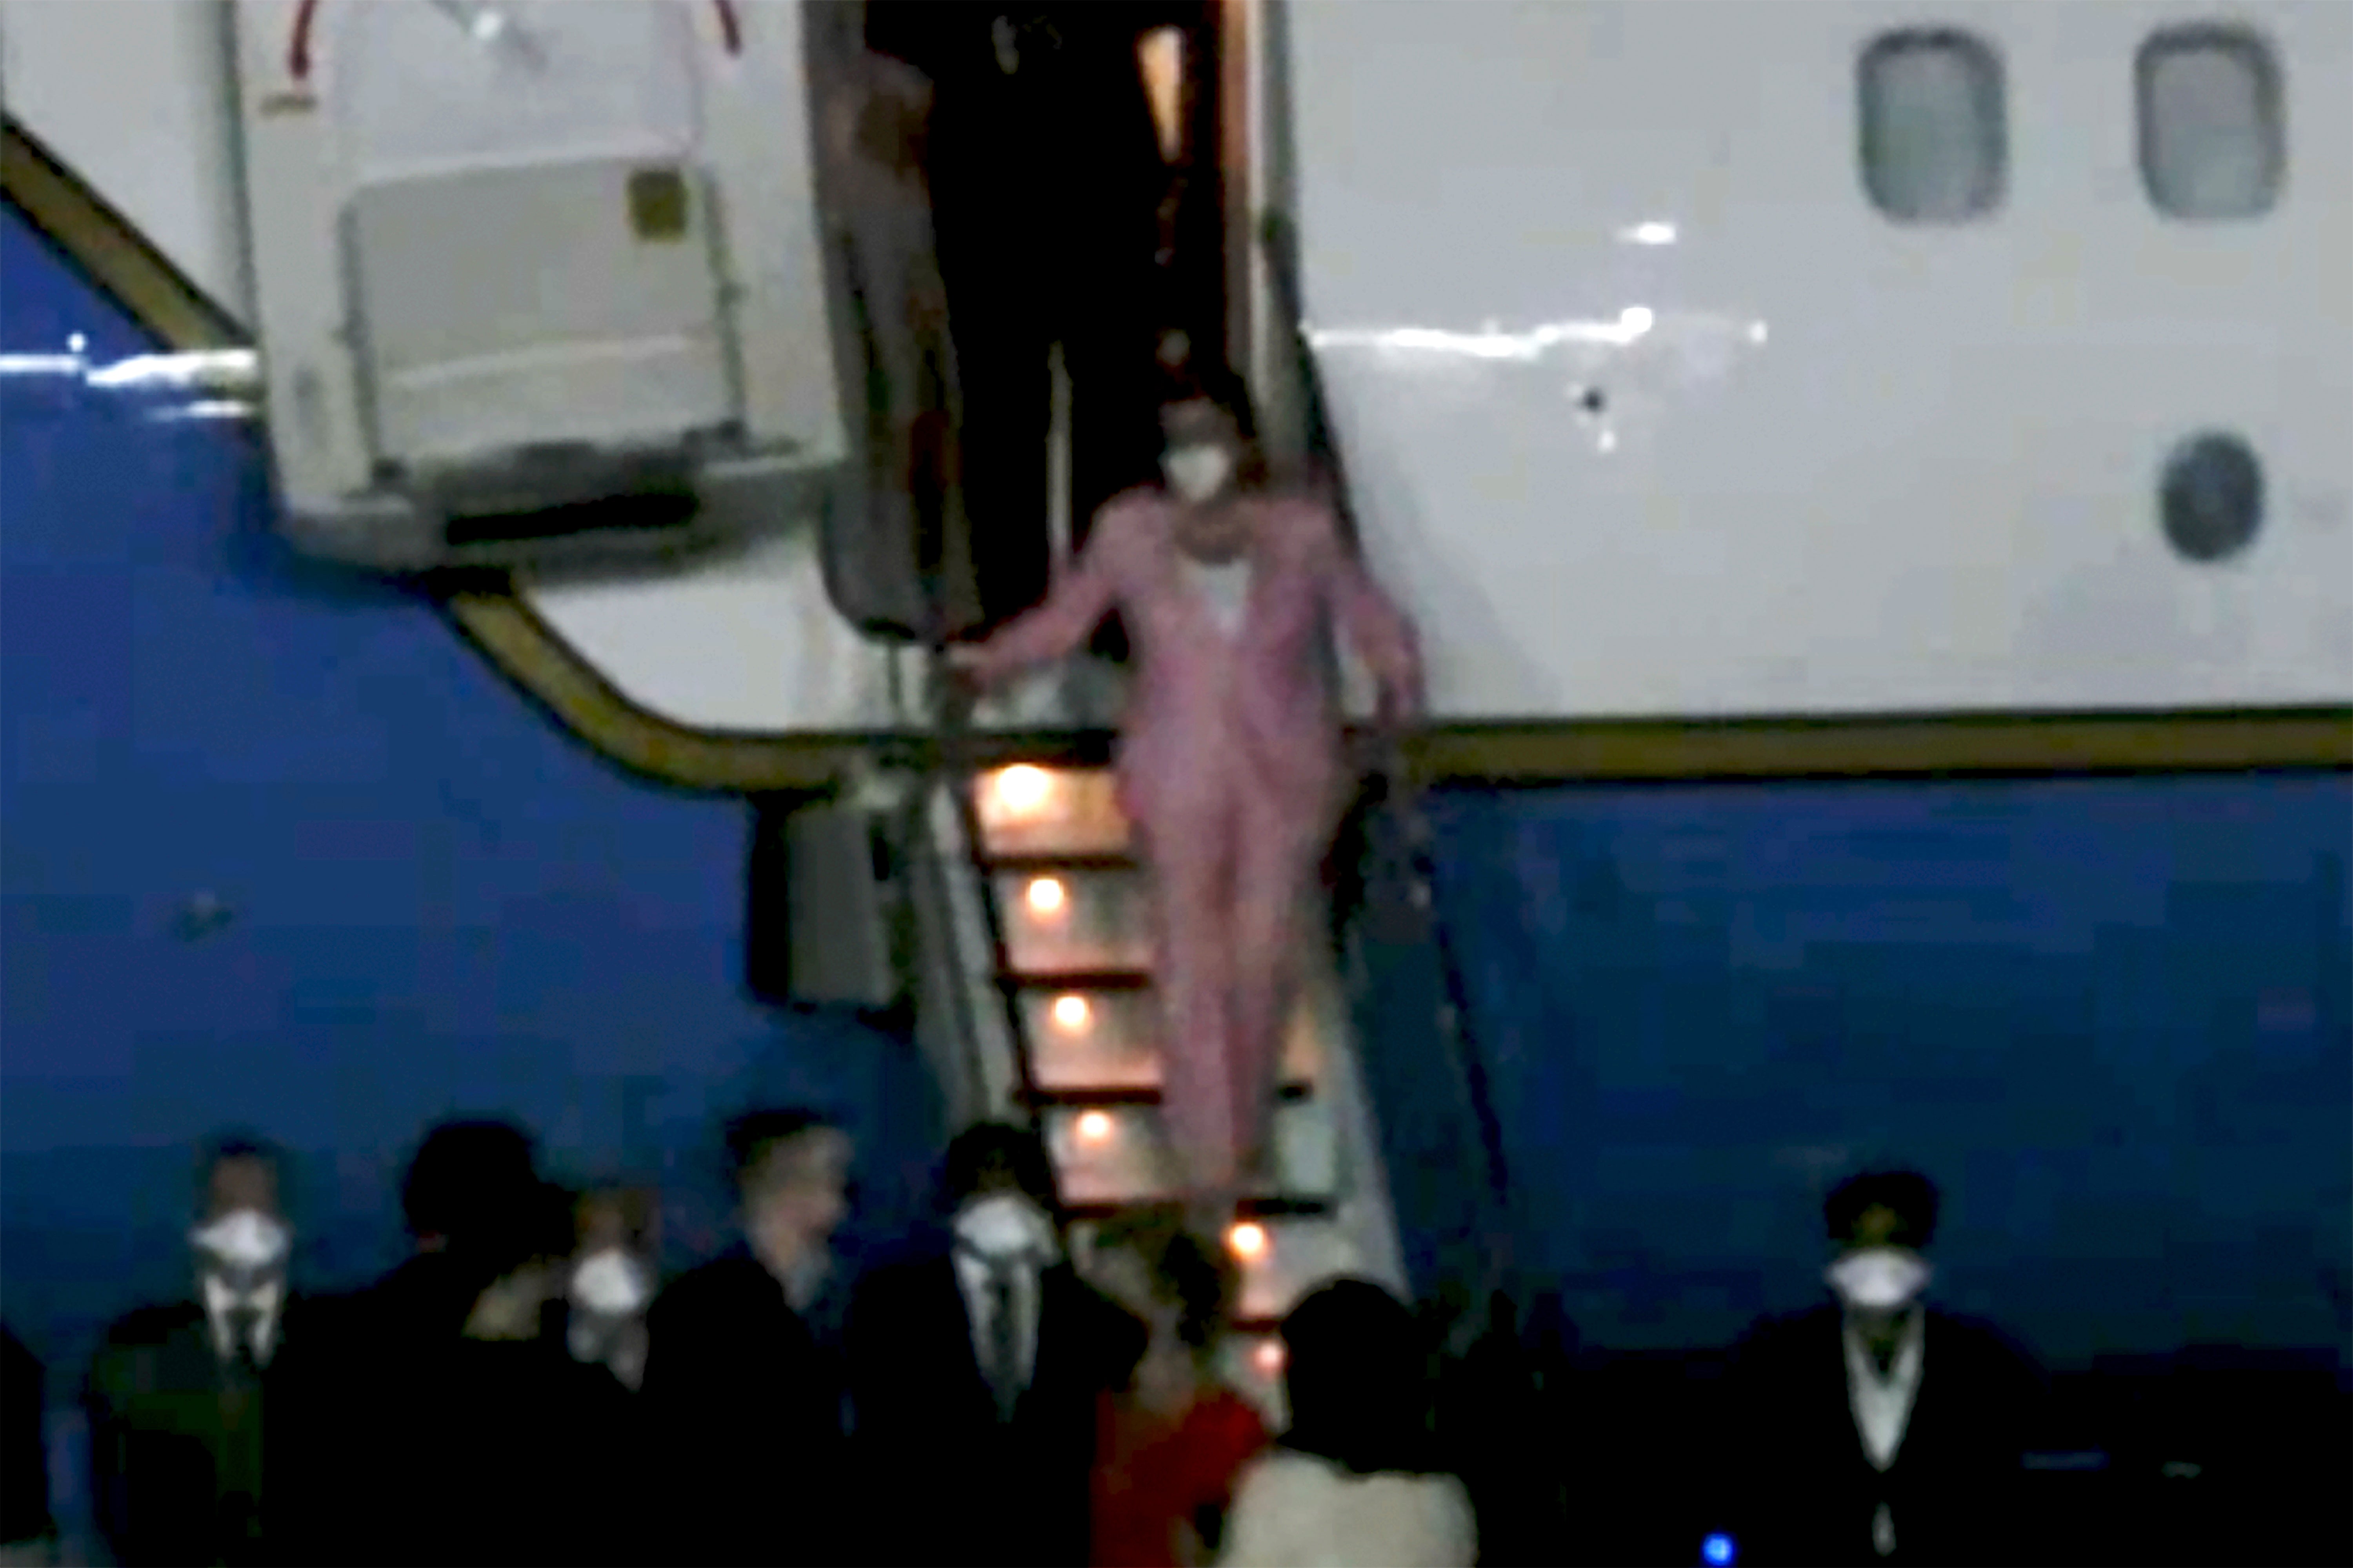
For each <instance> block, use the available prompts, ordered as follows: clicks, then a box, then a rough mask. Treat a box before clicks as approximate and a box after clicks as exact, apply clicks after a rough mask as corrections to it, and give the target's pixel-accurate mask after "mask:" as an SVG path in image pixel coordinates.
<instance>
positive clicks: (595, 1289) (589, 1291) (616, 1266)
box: [572, 1247, 653, 1318]
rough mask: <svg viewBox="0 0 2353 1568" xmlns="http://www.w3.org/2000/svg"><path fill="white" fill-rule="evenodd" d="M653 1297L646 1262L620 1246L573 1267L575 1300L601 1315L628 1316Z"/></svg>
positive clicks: (582, 1260) (610, 1248)
mask: <svg viewBox="0 0 2353 1568" xmlns="http://www.w3.org/2000/svg"><path fill="white" fill-rule="evenodd" d="M652 1297H653V1287H652V1282H651V1281H650V1280H649V1279H647V1278H646V1267H645V1265H644V1264H642V1263H640V1262H638V1260H637V1259H636V1258H633V1257H631V1256H630V1255H629V1254H628V1253H627V1252H625V1251H623V1250H622V1249H621V1248H620V1247H607V1248H605V1249H604V1250H603V1251H602V1252H597V1253H593V1254H591V1255H590V1256H589V1257H587V1258H583V1259H581V1261H580V1264H579V1267H577V1268H575V1269H573V1271H572V1300H573V1302H574V1303H575V1305H577V1306H579V1307H581V1308H582V1309H584V1310H587V1311H591V1312H595V1313H596V1314H597V1315H598V1316H600V1317H607V1318H624V1317H628V1315H629V1314H630V1313H632V1312H636V1311H638V1310H641V1309H642V1308H643V1307H644V1306H645V1304H646V1303H647V1301H649V1300H651V1299H652Z"/></svg>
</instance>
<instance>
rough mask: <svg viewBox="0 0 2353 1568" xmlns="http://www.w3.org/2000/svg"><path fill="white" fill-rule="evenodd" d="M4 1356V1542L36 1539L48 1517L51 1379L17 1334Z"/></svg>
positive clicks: (0, 1523)
mask: <svg viewBox="0 0 2353 1568" xmlns="http://www.w3.org/2000/svg"><path fill="white" fill-rule="evenodd" d="M0 1355H5V1361H0V1423H5V1425H0V1544H9V1545H13V1544H14V1543H16V1542H20V1541H37V1540H39V1539H40V1538H41V1537H43V1536H45V1535H47V1534H48V1533H49V1532H50V1531H51V1530H52V1529H53V1528H54V1526H53V1524H52V1522H51V1521H50V1519H49V1458H48V1446H47V1443H46V1442H45V1441H44V1440H43V1438H42V1436H41V1424H42V1415H43V1396H44V1393H45V1388H46V1384H47V1379H46V1378H45V1377H44V1376H43V1374H42V1372H41V1363H40V1360H39V1358H37V1356H35V1355H34V1354H33V1352H31V1351H30V1350H28V1349H27V1348H26V1345H25V1342H24V1341H22V1340H20V1339H18V1338H17V1337H16V1334H15V1332H14V1331H10V1332H8V1333H7V1335H6V1339H5V1350H0Z"/></svg>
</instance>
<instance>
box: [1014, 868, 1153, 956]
mask: <svg viewBox="0 0 2353 1568" xmlns="http://www.w3.org/2000/svg"><path fill="white" fill-rule="evenodd" d="M989 883H990V887H989V891H990V893H991V894H992V895H993V896H994V897H995V899H996V900H997V910H998V923H999V925H1000V926H1001V927H1002V928H1003V930H1004V932H1005V952H1006V956H1007V958H1008V961H1009V962H1010V963H1011V965H1012V967H1014V968H1015V969H1022V970H1029V969H1145V968H1150V967H1151V964H1152V908H1151V904H1150V902H1149V900H1148V898H1147V889H1146V888H1145V883H1144V879H1143V877H1142V876H1141V875H1140V874H1138V873H1137V872H1135V871H1134V870H1133V869H1129V870H1092V871H1090V870H1069V869H1060V870H1056V871H1054V872H1052V873H1051V874H1044V873H1039V874H1035V875H1031V874H1026V873H1023V872H1018V871H1010V872H996V873H992V874H991V876H990V878H989Z"/></svg>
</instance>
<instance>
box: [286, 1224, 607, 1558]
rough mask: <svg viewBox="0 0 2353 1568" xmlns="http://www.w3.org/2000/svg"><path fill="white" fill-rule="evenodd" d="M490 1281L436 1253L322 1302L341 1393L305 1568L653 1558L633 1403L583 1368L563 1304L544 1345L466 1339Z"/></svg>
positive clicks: (332, 1409)
mask: <svg viewBox="0 0 2353 1568" xmlns="http://www.w3.org/2000/svg"><path fill="white" fill-rule="evenodd" d="M480 1274H481V1270H480V1269H479V1268H469V1267H468V1266H466V1265H464V1264H462V1263H459V1262H456V1261H453V1260H451V1259H450V1258H448V1257H446V1256H444V1255H432V1254H428V1255H426V1256H422V1257H419V1258H412V1259H411V1260H410V1261H409V1262H407V1263H406V1264H403V1265H402V1266H401V1267H400V1268H396V1269H395V1270H394V1271H393V1272H392V1273H391V1274H390V1275H388V1276H386V1277H385V1279H384V1280H382V1281H381V1282H379V1283H378V1284H377V1285H376V1286H375V1287H374V1288H373V1289H368V1290H364V1291H362V1292H359V1293H357V1294H355V1295H353V1296H348V1297H343V1298H340V1299H337V1300H333V1301H332V1302H325V1303H317V1304H315V1308H316V1313H315V1315H316V1316H317V1317H319V1318H322V1319H323V1320H324V1321H323V1323H322V1328H321V1329H320V1331H318V1332H317V1333H315V1334H313V1335H312V1336H311V1339H312V1344H313V1346H314V1347H315V1349H314V1352H313V1355H314V1357H315V1359H316V1361H317V1362H318V1363H320V1364H322V1365H323V1366H324V1367H325V1368H326V1369H327V1373H326V1376H327V1378H328V1380H329V1381H331V1383H332V1390H333V1393H332V1398H331V1399H328V1400H325V1401H322V1402H321V1403H320V1405H319V1407H318V1414H317V1415H316V1417H315V1426H317V1428H318V1429H320V1430H322V1431H323V1433H324V1434H325V1436H323V1437H322V1440H321V1441H320V1442H319V1444H318V1445H317V1447H318V1448H319V1450H320V1452H321V1453H322V1455H324V1456H325V1457H326V1458H328V1459H329V1460H330V1463H329V1464H328V1465H327V1466H326V1467H325V1473H324V1474H322V1475H321V1476H320V1477H319V1478H318V1484H317V1486H316V1487H315V1488H311V1489H306V1491H308V1492H310V1493H311V1496H312V1497H314V1498H315V1501H314V1502H313V1504H312V1506H311V1507H310V1508H307V1509H305V1510H303V1512H302V1516H301V1518H300V1519H299V1520H298V1521H297V1523H298V1524H299V1525H300V1526H301V1529H302V1535H301V1543H302V1547H303V1554H302V1555H301V1556H300V1557H299V1558H295V1559H293V1560H295V1561H301V1562H309V1563H385V1564H410V1563H449V1562H471V1563H567V1564H570V1563H630V1562H644V1561H647V1560H648V1557H647V1554H646V1552H644V1550H643V1539H644V1538H643V1536H642V1535H641V1534H640V1533H638V1508H639V1506H640V1505H641V1503H642V1500H643V1499H644V1496H645V1492H646V1486H645V1483H644V1479H643V1478H642V1476H639V1475H637V1474H635V1473H633V1469H632V1458H633V1449H632V1447H631V1446H630V1445H631V1442H632V1437H633V1431H634V1419H633V1417H634V1408H633V1404H632V1401H631V1399H630V1396H629V1394H628V1391H627V1390H626V1389H624V1388H622V1387H621V1386H620V1384H618V1383H617V1382H615V1381H614V1379H613V1377H612V1374H611V1373H608V1372H607V1371H606V1370H605V1369H604V1368H602V1367H596V1366H584V1365H581V1364H580V1363H576V1362H575V1361H574V1360H573V1359H572V1358H571V1356H570V1354H569V1353H568V1352H566V1351H565V1328H564V1314H563V1311H562V1309H561V1308H555V1309H552V1310H549V1311H548V1312H547V1313H546V1314H544V1316H543V1321H542V1324H541V1329H540V1334H539V1337H538V1338H537V1339H534V1340H524V1341H514V1342H488V1341H475V1340H469V1339H467V1338H465V1337H464V1332H463V1330H464V1325H465V1321H466V1318H467V1315H468V1312H469V1310H470V1307H471V1304H472V1301H473V1300H474V1297H475V1295H476V1294H477V1293H478V1292H479V1291H480V1288H481V1285H482V1283H483V1281H482V1279H481V1278H480Z"/></svg>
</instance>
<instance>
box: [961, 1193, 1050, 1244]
mask: <svg viewBox="0 0 2353 1568" xmlns="http://www.w3.org/2000/svg"><path fill="white" fill-rule="evenodd" d="M955 1232H956V1235H957V1236H958V1237H961V1238H962V1239H963V1241H964V1243H965V1246H967V1247H971V1248H972V1249H973V1250H974V1251H975V1252H977V1253H979V1254H981V1256H983V1257H985V1258H1018V1257H1019V1256H1020V1255H1021V1254H1023V1253H1033V1254H1040V1255H1043V1254H1050V1253H1051V1252H1052V1251H1053V1249H1054V1222H1053V1221H1052V1220H1050V1219H1049V1218H1047V1217H1046V1214H1045V1211H1044V1210H1042V1209H1040V1208H1039V1206H1038V1205H1036V1204H1034V1203H1032V1202H1030V1201H1029V1199H1028V1198H1026V1197H1023V1196H1022V1195H1021V1194H1018V1193H991V1194H988V1195H987V1197H984V1198H976V1199H975V1200H974V1201H973V1202H971V1203H969V1204H967V1205H965V1208H964V1212H963V1213H961V1214H959V1215H956V1222H955Z"/></svg>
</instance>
